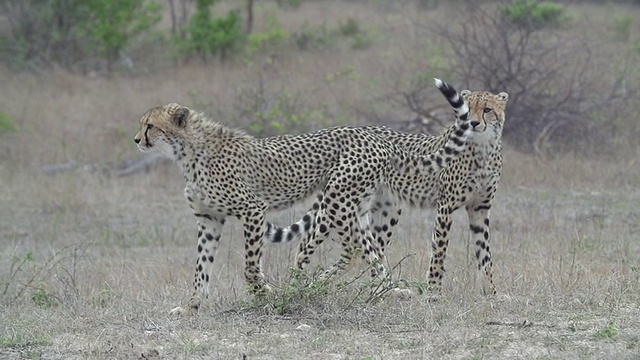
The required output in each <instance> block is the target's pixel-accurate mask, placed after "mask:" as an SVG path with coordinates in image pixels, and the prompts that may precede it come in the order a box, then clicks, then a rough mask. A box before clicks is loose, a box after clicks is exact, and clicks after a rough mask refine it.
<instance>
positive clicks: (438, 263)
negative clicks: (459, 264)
mask: <svg viewBox="0 0 640 360" xmlns="http://www.w3.org/2000/svg"><path fill="white" fill-rule="evenodd" d="M453 210H454V209H452V208H451V207H449V206H446V205H445V204H441V203H440V202H438V206H437V210H436V222H435V226H434V229H433V235H432V237H431V262H430V264H429V276H428V282H429V287H430V288H431V290H435V291H439V290H440V287H441V286H442V277H443V276H444V260H445V258H446V257H447V246H448V245H449V232H450V230H451V223H452V219H451V213H452V212H453Z"/></svg>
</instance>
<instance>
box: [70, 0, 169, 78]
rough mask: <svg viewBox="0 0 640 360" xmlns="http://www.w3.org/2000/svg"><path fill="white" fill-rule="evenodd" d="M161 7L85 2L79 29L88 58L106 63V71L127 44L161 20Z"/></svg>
mask: <svg viewBox="0 0 640 360" xmlns="http://www.w3.org/2000/svg"><path fill="white" fill-rule="evenodd" d="M161 10H162V8H161V7H160V5H158V4H157V3H155V2H153V1H142V0H118V1H112V0H86V1H84V2H83V5H82V6H79V12H80V13H81V14H82V21H81V26H80V28H81V29H82V30H81V31H82V35H83V37H84V38H85V39H86V41H87V49H86V50H87V51H88V52H89V53H90V54H91V55H95V56H97V57H98V58H103V59H106V60H107V66H108V70H110V68H111V66H112V65H113V63H114V62H115V61H116V60H117V59H118V58H119V56H120V55H121V51H122V50H123V49H124V48H125V47H126V46H127V45H128V44H129V41H130V40H131V39H132V38H134V37H135V36H137V35H139V34H140V33H142V32H144V31H147V30H148V29H149V28H151V27H152V26H154V25H155V24H157V23H158V22H159V21H160V20H161V15H160V11H161Z"/></svg>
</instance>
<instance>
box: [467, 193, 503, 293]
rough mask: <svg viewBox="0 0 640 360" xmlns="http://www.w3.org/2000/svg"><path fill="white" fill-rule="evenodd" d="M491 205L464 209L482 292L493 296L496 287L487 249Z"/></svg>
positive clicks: (489, 250) (489, 253)
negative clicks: (467, 217)
mask: <svg viewBox="0 0 640 360" xmlns="http://www.w3.org/2000/svg"><path fill="white" fill-rule="evenodd" d="M490 209H491V205H489V204H484V203H483V204H481V205H468V206H467V207H466V210H467V215H468V216H469V229H470V230H471V241H472V242H473V243H474V244H475V245H476V259H477V260H478V271H479V273H480V277H481V281H482V291H483V292H484V294H485V295H489V294H495V293H496V287H495V285H494V284H493V274H492V271H491V265H492V264H491V249H490V247H489V210H490Z"/></svg>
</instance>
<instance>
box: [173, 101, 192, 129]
mask: <svg viewBox="0 0 640 360" xmlns="http://www.w3.org/2000/svg"><path fill="white" fill-rule="evenodd" d="M189 113H190V110H189V108H187V107H184V106H182V107H180V108H178V109H176V111H175V112H174V113H173V118H172V119H171V120H172V121H173V123H174V124H175V125H176V126H178V127H184V126H185V125H187V119H188V118H189Z"/></svg>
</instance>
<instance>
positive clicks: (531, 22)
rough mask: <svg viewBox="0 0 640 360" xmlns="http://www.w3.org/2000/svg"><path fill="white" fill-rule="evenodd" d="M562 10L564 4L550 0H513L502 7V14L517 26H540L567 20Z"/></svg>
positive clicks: (553, 24) (554, 24)
mask: <svg viewBox="0 0 640 360" xmlns="http://www.w3.org/2000/svg"><path fill="white" fill-rule="evenodd" d="M564 12H565V8H564V5H562V4H557V3H554V2H551V1H538V0H514V1H513V3H511V5H507V6H506V7H504V8H503V10H502V16H503V17H504V18H505V19H506V20H507V21H509V22H511V23H512V24H515V25H518V26H522V27H534V28H542V27H546V26H556V25H559V24H560V23H561V22H563V21H565V20H567V19H568V18H567V16H566V15H565V13H564Z"/></svg>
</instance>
